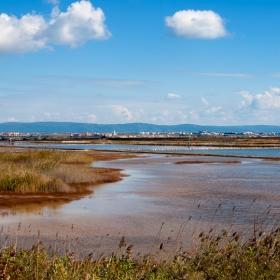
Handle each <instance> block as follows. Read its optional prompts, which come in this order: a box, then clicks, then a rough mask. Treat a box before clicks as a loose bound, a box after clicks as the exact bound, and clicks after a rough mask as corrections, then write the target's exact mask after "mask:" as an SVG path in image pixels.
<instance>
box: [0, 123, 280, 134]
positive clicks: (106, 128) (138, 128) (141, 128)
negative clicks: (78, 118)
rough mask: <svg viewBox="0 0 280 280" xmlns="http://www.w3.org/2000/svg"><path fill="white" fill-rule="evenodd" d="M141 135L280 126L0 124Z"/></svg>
mask: <svg viewBox="0 0 280 280" xmlns="http://www.w3.org/2000/svg"><path fill="white" fill-rule="evenodd" d="M114 130H115V131H116V132H117V133H140V132H199V131H204V130H207V131H215V132H237V133H238V132H239V133H242V132H247V131H251V132H259V133H272V132H275V133H280V126H273V125H244V126H209V125H195V124H179V125H156V124H148V123H127V124H90V123H74V122H33V123H21V122H7V123H0V132H20V133H74V132H96V133H105V132H107V133H109V132H113V131H114Z"/></svg>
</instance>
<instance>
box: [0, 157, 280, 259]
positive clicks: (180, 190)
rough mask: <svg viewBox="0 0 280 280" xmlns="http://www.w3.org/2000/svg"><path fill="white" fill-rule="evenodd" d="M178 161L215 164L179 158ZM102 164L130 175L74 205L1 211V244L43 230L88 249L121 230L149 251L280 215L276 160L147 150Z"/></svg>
mask: <svg viewBox="0 0 280 280" xmlns="http://www.w3.org/2000/svg"><path fill="white" fill-rule="evenodd" d="M178 161H180V162H181V161H183V162H185V161H192V162H194V161H199V162H205V161H209V162H211V163H209V164H207V163H199V164H180V165H178V164H174V163H175V162H178ZM224 161H227V162H228V161H233V162H236V161H240V163H233V164H227V163H223V162H224ZM98 166H106V167H116V168H122V169H124V173H126V174H129V175H130V176H129V177H125V178H124V179H123V181H121V182H118V183H114V184H107V185H102V186H100V187H95V188H94V193H93V194H92V195H91V196H88V197H85V198H83V199H81V200H78V201H73V202H71V203H69V204H64V205H59V204H53V205H50V206H49V207H44V208H41V207H40V206H36V207H34V206H32V207H31V206H30V207H24V208H18V209H16V210H12V211H11V210H0V223H1V226H2V227H3V232H2V237H1V243H2V244H3V243H4V242H5V241H6V240H5V238H6V235H8V241H9V242H10V241H15V240H17V242H18V243H19V244H24V245H27V246H31V244H32V243H34V242H35V240H36V236H37V232H38V230H40V239H41V240H43V242H45V243H47V244H52V245H54V244H55V243H56V242H57V243H59V246H60V248H61V249H63V250H64V249H65V248H68V247H69V246H70V247H71V250H72V249H73V250H76V251H78V252H80V253H83V254H87V253H90V252H92V251H94V252H95V253H96V254H99V253H101V251H104V250H105V251H106V252H111V251H116V250H117V249H118V242H119V240H120V239H121V236H122V235H124V236H126V240H127V244H131V243H133V244H135V247H136V249H135V250H136V251H138V250H141V251H147V250H148V251H149V250H153V249H154V248H157V247H158V246H159V244H160V243H161V242H165V241H167V239H168V237H169V236H170V237H171V240H172V241H173V242H171V243H170V244H169V245H170V246H171V247H172V248H175V245H177V243H178V242H177V241H178V240H179V239H182V240H183V243H184V245H185V246H190V244H191V242H192V241H193V237H195V236H197V233H198V232H200V231H201V230H209V229H210V228H214V231H216V232H218V231H219V230H220V229H222V228H229V227H232V228H236V227H237V228H239V229H241V228H243V229H244V228H246V229H247V230H249V233H248V234H250V231H251V230H252V227H253V224H254V223H255V224H256V225H260V224H263V225H262V226H263V227H268V226H267V225H269V224H272V223H274V222H275V220H276V218H277V217H279V214H280V209H279V208H280V172H279V171H280V162H278V161H264V160H261V159H244V158H242V159H237V158H226V159H225V158H222V157H206V156H179V157H178V156H176V157H175V156H174V157H173V156H165V155H150V156H145V157H140V158H135V159H122V160H115V161H111V162H99V163H98ZM254 200H255V201H254ZM253 201H254V202H253ZM270 205H271V206H270ZM268 211H269V213H268V214H266V213H267V212H268ZM274 215H275V216H274ZM190 217H191V218H190ZM19 223H21V224H20V229H19V230H18V225H19ZM162 223H164V225H163V227H162V229H161V231H160V228H161V225H162ZM182 227H183V228H182ZM180 228H181V229H182V234H179V232H180ZM159 231H160V232H159ZM194 231H195V233H194ZM57 232H58V235H57ZM17 235H18V237H16V236H17ZM181 235H182V238H180V236H181ZM77 238H78V239H77ZM56 239H57V241H56V242H55V240H56ZM76 239H77V240H76ZM0 245H1V244H0Z"/></svg>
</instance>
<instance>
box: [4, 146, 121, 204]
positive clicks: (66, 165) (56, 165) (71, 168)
mask: <svg viewBox="0 0 280 280" xmlns="http://www.w3.org/2000/svg"><path fill="white" fill-rule="evenodd" d="M103 156H104V155H103ZM97 157H98V156H97ZM94 161H96V158H95V153H94V152H91V153H90V152H89V153H86V152H83V151H82V152H81V151H59V150H29V151H21V152H1V153H0V195H2V198H0V199H2V200H1V205H2V206H9V203H10V202H11V201H10V200H11V199H7V198H6V197H7V196H9V195H17V197H16V199H17V200H18V201H17V202H15V203H14V204H17V203H18V204H22V203H28V202H29V201H31V200H32V201H33V200H34V199H35V197H30V195H31V196H32V195H33V196H34V195H41V196H44V194H51V195H56V196H58V195H61V194H73V195H74V194H87V193H90V192H91V191H89V190H88V188H87V187H88V186H93V185H97V184H102V183H109V182H116V181H118V180H120V179H121V176H122V175H121V174H120V170H117V169H109V168H95V167H92V163H93V162H94ZM3 195H6V197H5V198H3ZM24 195H28V199H23V196H24ZM19 196H21V197H19ZM38 199H39V198H36V199H35V200H38ZM63 199H65V198H63Z"/></svg>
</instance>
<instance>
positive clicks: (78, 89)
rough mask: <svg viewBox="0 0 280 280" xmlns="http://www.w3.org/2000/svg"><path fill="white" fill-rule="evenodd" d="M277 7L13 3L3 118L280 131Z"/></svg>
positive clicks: (3, 49) (2, 24)
mask: <svg viewBox="0 0 280 280" xmlns="http://www.w3.org/2000/svg"><path fill="white" fill-rule="evenodd" d="M277 2H278V1H273V0H268V1H260V0H256V1H253V2H252V1H249V0H229V1H224V2H221V1H218V0H212V1H206V0H190V1H183V0H173V1H171V0H161V1H159V0H156V1H153V0H123V1H113V0H102V1H101V0H96V1H94V0H91V1H87V0H79V1H76V0H72V1H70V0H60V1H59V0H36V1H35V0H30V1H19V0H2V1H1V4H0V63H1V68H0V74H1V75H0V81H1V85H0V122H1V123H3V122H37V121H59V122H82V123H104V124H114V123H116V124H117V123H133V122H145V123H153V124H160V125H162V124H168V125H170V124H184V123H188V124H198V125H219V126H223V125H256V124H264V125H279V118H280V63H279V62H280V61H279V60H280V56H279V55H278V53H279V45H280V44H279V43H280V24H279V14H280V3H277Z"/></svg>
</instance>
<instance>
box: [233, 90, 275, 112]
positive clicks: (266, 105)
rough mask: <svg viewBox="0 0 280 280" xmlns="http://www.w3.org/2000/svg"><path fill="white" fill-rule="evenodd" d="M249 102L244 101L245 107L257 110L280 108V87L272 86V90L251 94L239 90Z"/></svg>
mask: <svg viewBox="0 0 280 280" xmlns="http://www.w3.org/2000/svg"><path fill="white" fill-rule="evenodd" d="M238 94H241V95H242V96H243V97H244V98H245V99H246V101H247V102H243V103H242V105H243V107H250V108H252V109H256V110H273V109H279V108H280V88H277V87H270V91H265V93H264V94H257V95H251V94H250V93H248V92H238Z"/></svg>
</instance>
